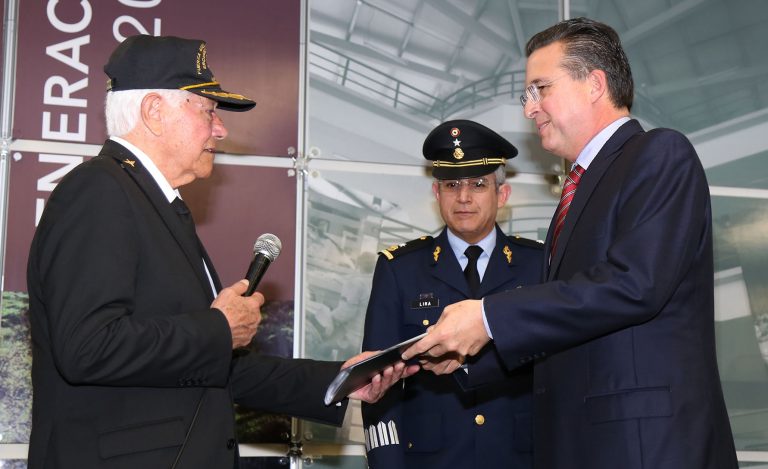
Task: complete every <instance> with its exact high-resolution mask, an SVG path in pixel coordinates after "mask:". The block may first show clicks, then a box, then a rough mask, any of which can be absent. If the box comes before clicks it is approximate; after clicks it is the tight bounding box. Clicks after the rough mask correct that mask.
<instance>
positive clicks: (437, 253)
mask: <svg viewBox="0 0 768 469" xmlns="http://www.w3.org/2000/svg"><path fill="white" fill-rule="evenodd" d="M440 251H442V249H440V246H436V247H435V250H434V251H432V257H433V258H434V259H435V262H437V258H438V257H440Z"/></svg>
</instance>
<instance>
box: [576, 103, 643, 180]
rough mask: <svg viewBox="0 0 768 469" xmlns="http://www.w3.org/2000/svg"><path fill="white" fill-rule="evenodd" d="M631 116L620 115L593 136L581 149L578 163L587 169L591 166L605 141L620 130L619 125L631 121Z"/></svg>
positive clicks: (577, 159)
mask: <svg viewBox="0 0 768 469" xmlns="http://www.w3.org/2000/svg"><path fill="white" fill-rule="evenodd" d="M629 120H630V118H629V117H627V116H624V117H620V118H618V119H616V120H615V121H613V122H611V123H610V124H608V125H607V126H606V127H605V128H604V129H603V130H601V131H600V132H598V134H597V135H595V136H594V137H592V140H590V141H589V143H587V145H586V146H585V147H584V149H583V150H581V153H579V157H578V158H576V163H575V164H578V165H579V166H581V167H582V168H584V169H585V170H586V169H587V168H589V165H590V164H591V163H592V160H594V159H595V156H597V153H598V152H599V151H600V149H601V148H603V145H605V142H607V141H608V139H609V138H611V137H612V136H613V134H614V133H616V131H617V130H619V127H621V126H622V125H624V124H625V123H626V122H627V121H629Z"/></svg>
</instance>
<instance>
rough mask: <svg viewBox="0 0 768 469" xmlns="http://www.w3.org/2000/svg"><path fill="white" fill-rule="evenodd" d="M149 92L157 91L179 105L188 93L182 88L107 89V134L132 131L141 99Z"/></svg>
mask: <svg viewBox="0 0 768 469" xmlns="http://www.w3.org/2000/svg"><path fill="white" fill-rule="evenodd" d="M149 93H157V94H158V95H160V97H162V98H163V99H166V100H168V101H169V102H171V103H174V104H176V105H179V104H180V103H181V102H182V101H183V100H184V99H185V98H186V97H187V96H188V95H189V92H188V91H184V90H123V91H109V92H107V97H106V100H105V102H104V117H105V118H106V120H107V135H108V136H110V137H122V136H124V135H125V134H127V133H129V132H130V131H132V130H133V129H134V128H135V127H136V124H137V123H138V122H139V116H140V114H141V101H142V100H143V99H144V96H146V95H147V94H149Z"/></svg>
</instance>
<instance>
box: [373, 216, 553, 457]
mask: <svg viewBox="0 0 768 469" xmlns="http://www.w3.org/2000/svg"><path fill="white" fill-rule="evenodd" d="M496 234H497V236H496V246H495V248H494V249H493V251H492V252H491V253H490V256H491V258H490V261H489V263H488V267H487V269H486V271H485V274H484V276H483V280H482V284H481V286H480V295H481V296H484V295H488V294H491V293H498V292H502V291H506V290H511V289H514V288H516V287H518V286H520V285H529V284H532V283H537V282H538V281H539V280H540V278H541V267H542V264H543V262H542V256H543V250H542V245H541V244H540V243H537V242H535V241H530V240H526V239H522V238H514V237H507V236H505V235H504V233H503V232H502V231H501V230H500V229H499V228H498V226H497V227H496ZM468 298H470V293H469V287H468V285H467V283H466V280H465V279H464V276H463V272H462V270H461V267H460V265H459V262H458V260H457V259H456V256H455V255H454V253H453V250H452V249H451V247H450V244H449V243H448V237H447V234H446V230H445V229H444V230H443V232H442V233H441V234H440V235H439V236H438V237H437V238H435V239H432V238H431V237H423V238H420V239H417V240H414V241H411V242H409V243H407V244H405V245H404V246H396V247H392V248H390V249H388V250H385V251H382V255H381V256H380V257H379V261H378V263H377V265H376V271H375V273H374V277H373V288H372V291H371V298H370V301H369V303H368V310H367V316H366V320H365V336H364V338H363V349H364V350H377V349H383V348H387V347H389V346H391V345H393V344H395V343H398V342H400V341H402V340H405V339H408V338H410V337H413V336H415V335H417V334H421V333H422V332H425V331H426V329H427V327H429V326H430V325H431V324H434V323H435V322H437V320H438V318H439V317H440V313H441V312H442V310H443V308H444V307H445V306H447V305H449V304H451V303H455V302H457V301H461V300H465V299H468ZM488 354H492V355H493V354H496V351H495V349H494V348H493V346H492V344H489V345H488V346H486V348H485V349H484V350H483V351H482V352H481V353H480V354H479V355H478V357H472V358H471V359H470V361H472V360H476V359H478V358H479V357H485V358H488ZM458 373H466V371H464V370H459V371H457V372H456V373H455V374H458ZM456 378H463V377H462V376H460V375H457V376H455V377H454V376H451V375H443V376H437V375H435V374H433V373H432V372H428V371H420V372H419V373H418V374H416V375H415V376H413V377H410V378H408V379H406V380H404V381H403V385H402V386H400V385H396V386H394V387H393V388H392V389H390V390H389V392H388V393H387V394H386V396H385V397H384V398H383V399H382V400H381V401H379V402H378V403H376V404H371V405H369V404H363V407H362V412H363V423H364V426H365V437H366V447H367V451H368V461H369V467H370V468H371V469H384V468H386V469H397V468H410V467H414V468H415V467H418V468H420V469H425V468H443V467H455V468H462V469H467V468H482V467H488V468H493V467H505V468H514V469H518V468H526V469H527V468H530V467H531V448H532V443H531V432H532V428H531V427H532V422H531V413H530V404H531V403H530V393H531V369H530V367H523V368H520V369H518V370H516V371H515V372H514V373H512V374H511V375H510V378H509V379H507V380H505V381H503V382H501V383H499V384H495V385H493V386H486V387H482V388H478V389H475V390H471V391H464V390H462V388H461V387H460V386H459V383H458V381H457V379H456Z"/></svg>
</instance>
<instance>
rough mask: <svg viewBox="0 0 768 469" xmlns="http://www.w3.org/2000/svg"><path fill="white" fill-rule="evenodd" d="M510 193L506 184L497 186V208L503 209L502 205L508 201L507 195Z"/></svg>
mask: <svg viewBox="0 0 768 469" xmlns="http://www.w3.org/2000/svg"><path fill="white" fill-rule="evenodd" d="M511 193H512V188H511V187H510V186H509V184H507V183H506V182H505V183H504V184H502V185H500V186H499V197H498V199H499V201H498V206H499V208H501V207H503V206H504V204H506V203H507V200H509V195H510V194H511Z"/></svg>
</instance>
